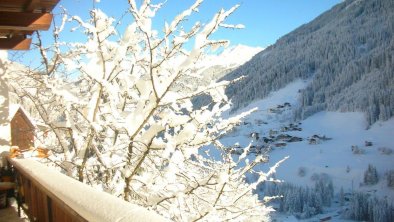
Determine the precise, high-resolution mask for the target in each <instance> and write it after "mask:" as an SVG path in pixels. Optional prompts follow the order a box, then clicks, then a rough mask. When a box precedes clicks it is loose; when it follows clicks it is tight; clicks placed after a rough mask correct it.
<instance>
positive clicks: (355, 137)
mask: <svg viewBox="0 0 394 222" xmlns="http://www.w3.org/2000/svg"><path fill="white" fill-rule="evenodd" d="M306 84H307V82H306V81H301V80H298V81H296V82H293V83H291V84H289V85H288V86H287V87H285V88H283V89H281V90H279V91H277V92H275V93H272V94H271V95H270V96H269V97H267V98H266V99H263V100H259V101H255V102H254V103H252V104H250V105H249V106H248V107H246V108H245V109H243V110H240V111H239V112H243V111H245V110H248V109H251V108H257V109H258V110H257V111H256V112H254V113H252V114H251V115H250V116H248V117H247V118H245V120H244V122H243V123H242V124H241V125H240V126H239V127H238V128H237V129H236V130H235V131H233V132H232V133H230V134H228V135H227V136H226V137H224V138H222V140H221V141H222V143H223V144H224V145H226V146H228V147H230V146H234V144H237V143H238V144H239V145H240V147H245V146H247V145H248V144H249V143H252V145H253V146H254V147H256V149H257V150H259V149H260V150H266V149H271V151H270V152H269V159H270V161H269V163H268V164H265V165H263V166H262V167H261V168H260V169H258V170H265V171H266V170H267V169H268V168H269V167H271V166H273V165H274V164H275V163H276V162H278V161H279V160H281V159H283V158H284V157H286V156H288V157H289V158H288V159H287V160H286V161H285V162H284V163H283V164H281V166H280V167H279V169H278V170H277V173H276V178H277V179H281V180H284V181H286V182H290V183H292V184H295V185H300V186H310V187H313V186H314V182H313V181H312V180H311V177H312V176H313V175H317V174H321V173H325V174H328V175H329V176H330V177H331V179H332V181H333V185H334V192H335V193H339V191H340V189H341V188H343V189H344V191H345V193H351V192H352V191H365V192H369V193H374V194H376V195H377V196H379V197H381V198H384V197H386V196H387V197H388V198H390V199H391V200H394V189H392V188H388V187H387V181H386V177H385V173H386V172H387V171H388V170H394V152H393V153H392V154H384V153H383V152H382V149H385V150H386V151H387V150H390V149H391V150H394V142H393V139H394V118H391V119H390V120H388V121H385V122H377V123H375V124H374V125H372V126H370V127H368V126H367V123H366V121H365V116H364V114H363V113H340V112H319V113H317V114H315V115H313V116H311V117H309V118H307V119H305V120H304V121H300V122H294V121H293V120H292V112H293V111H294V108H295V107H296V106H297V98H298V94H299V90H300V89H303V88H304V87H305V86H306ZM285 103H288V104H285ZM278 105H280V106H279V107H278ZM290 124H292V125H290ZM286 127H287V128H286ZM252 134H254V135H252ZM256 135H258V136H257V137H256ZM314 135H315V137H313V136H314ZM270 136H271V137H270ZM278 136H279V137H278ZM281 137H284V139H281ZM292 137H294V138H298V140H300V138H302V141H296V142H288V139H290V138H292ZM312 138H314V139H312ZM269 139H272V141H268V142H267V140H269ZM264 140H266V141H264ZM286 140H287V141H286ZM295 140H296V139H295ZM366 141H368V142H371V143H372V144H366ZM311 143H312V144H311ZM366 145H368V146H366ZM352 146H353V149H352ZM356 146H357V148H356ZM268 147H269V148H268ZM355 149H357V150H358V153H359V154H355V153H354V152H353V150H355ZM355 152H356V151H355ZM254 156H255V154H254V153H251V154H249V157H250V158H254ZM369 164H371V165H373V166H375V167H376V169H377V171H378V175H379V182H378V184H376V185H373V186H367V185H363V180H364V172H365V170H366V169H367V168H368V165H369ZM300 171H302V172H303V173H300ZM300 174H301V175H300ZM334 206H335V204H334ZM334 208H335V207H334ZM327 210H328V211H335V209H331V210H330V209H327ZM320 216H321V215H320ZM323 217H324V215H323ZM278 219H279V220H280V221H281V220H286V221H287V220H289V221H291V219H295V218H294V217H291V216H290V217H288V216H283V215H280V216H279V217H278ZM315 219H316V218H315ZM312 220H313V219H312Z"/></svg>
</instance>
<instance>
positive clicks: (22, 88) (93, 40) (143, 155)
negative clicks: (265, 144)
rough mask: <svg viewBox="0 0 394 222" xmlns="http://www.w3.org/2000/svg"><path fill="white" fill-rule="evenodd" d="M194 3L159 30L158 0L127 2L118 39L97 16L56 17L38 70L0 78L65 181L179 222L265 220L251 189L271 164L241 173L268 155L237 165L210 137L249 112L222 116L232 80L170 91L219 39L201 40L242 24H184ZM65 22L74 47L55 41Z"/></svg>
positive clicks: (218, 17) (110, 24)
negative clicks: (37, 129) (25, 109)
mask: <svg viewBox="0 0 394 222" xmlns="http://www.w3.org/2000/svg"><path fill="white" fill-rule="evenodd" d="M202 2H203V1H202V0H196V1H195V2H194V4H192V5H191V6H190V8H188V9H186V10H184V11H183V12H181V13H180V14H179V15H177V16H176V17H175V18H174V20H173V21H172V22H168V23H167V22H165V23H164V25H163V26H164V27H163V30H155V29H154V28H153V26H152V21H153V19H154V17H155V14H156V12H157V11H159V10H160V9H161V7H162V6H163V5H165V3H163V4H154V3H153V2H151V1H150V0H144V1H141V2H139V4H137V3H136V2H135V1H134V0H129V1H128V3H129V9H128V10H127V15H129V19H130V23H129V24H128V25H127V27H126V28H125V30H124V32H122V31H120V30H119V28H118V24H119V23H118V22H117V21H115V19H114V18H111V17H108V16H107V15H106V14H105V13H104V12H103V11H102V10H101V9H100V8H93V9H92V10H91V11H90V19H89V20H87V21H85V20H83V19H82V18H81V17H79V16H70V15H68V13H67V11H66V10H64V13H63V19H62V22H61V24H58V26H56V27H55V28H54V33H53V36H54V44H52V45H49V46H47V45H45V44H44V42H43V39H42V38H41V36H40V34H38V42H37V49H38V50H39V52H40V54H41V56H42V59H41V64H42V65H41V66H39V67H28V68H26V67H21V66H17V65H15V64H12V63H11V64H9V65H11V66H10V71H9V75H8V77H7V78H8V80H9V84H10V87H11V88H12V90H13V93H14V94H15V95H17V97H18V99H19V100H20V101H23V102H24V103H26V104H30V105H31V106H32V107H33V110H32V111H33V112H34V113H35V114H36V115H37V116H39V117H40V119H41V120H42V121H43V122H44V123H45V124H46V125H47V126H48V128H49V129H48V132H49V133H47V138H46V139H45V140H43V142H42V143H43V145H46V146H47V147H50V148H51V149H52V152H53V153H54V155H53V156H52V157H50V160H51V161H52V162H53V163H55V164H54V165H56V166H57V167H59V168H61V169H62V171H63V172H64V173H66V174H68V175H70V176H72V177H75V178H77V179H79V180H80V181H82V182H85V183H88V184H90V185H92V186H94V187H96V188H98V189H102V190H104V191H106V192H109V193H112V194H113V195H116V196H119V197H122V198H124V199H125V200H127V201H130V202H133V203H137V204H139V205H142V206H145V207H149V208H151V209H154V210H156V211H157V212H159V213H160V214H162V215H164V216H166V217H167V218H170V219H173V220H176V221H198V220H203V221H215V220H218V218H220V220H230V219H234V220H245V219H248V220H266V217H267V214H268V212H269V211H270V208H269V207H266V206H265V205H264V202H262V201H259V200H258V199H257V195H254V194H253V193H252V191H253V190H254V189H255V188H256V185H257V184H258V183H260V182H262V181H264V180H266V179H268V178H270V175H271V174H272V173H273V172H274V168H276V167H274V168H272V170H270V171H269V172H267V173H263V172H260V173H259V179H258V180H257V181H256V182H254V183H252V184H247V183H245V182H244V179H245V174H246V173H248V172H250V171H252V170H253V168H254V166H256V165H257V164H261V163H264V162H265V161H266V157H263V156H259V157H257V158H256V159H255V160H254V161H245V159H246V153H247V152H245V153H244V154H243V155H241V157H240V158H239V160H237V162H234V160H233V159H232V157H231V154H230V153H228V152H224V147H223V145H222V144H221V143H220V142H219V141H218V140H217V138H219V137H220V136H222V135H223V134H224V133H226V132H227V131H229V130H231V129H232V128H233V127H234V126H235V125H236V124H237V123H238V122H239V121H240V119H241V118H242V117H243V116H245V115H247V113H243V114H241V115H238V116H236V117H232V118H228V119H224V118H222V117H221V113H222V112H224V111H225V110H227V109H228V108H229V102H228V100H227V97H226V96H225V94H224V87H225V86H226V85H228V84H229V83H230V82H229V81H223V82H219V83H212V84H210V85H209V86H207V87H199V88H198V89H197V90H188V89H187V87H188V86H187V84H183V85H182V87H179V86H178V85H177V84H178V83H179V80H180V79H181V78H183V77H187V76H190V77H198V76H199V72H198V70H197V69H196V66H195V64H196V62H197V61H198V60H199V58H200V57H201V56H202V55H203V54H204V53H206V52H207V51H208V50H211V49H215V48H217V47H220V46H224V45H226V44H227V43H228V41H226V40H212V39H210V37H211V36H212V34H213V33H214V32H215V31H216V30H218V29H219V28H221V27H222V28H240V27H242V26H241V25H229V24H225V19H226V18H227V17H228V16H230V15H231V14H232V13H233V12H234V11H235V10H236V9H237V7H238V5H236V6H234V7H232V8H230V9H228V10H224V9H222V10H220V11H219V12H218V13H217V14H215V15H214V16H213V18H212V19H211V20H210V21H209V22H207V23H206V24H204V23H201V22H195V23H194V25H192V26H191V27H190V28H186V27H187V26H186V25H185V26H184V23H185V21H188V22H190V21H192V20H193V15H194V14H195V13H197V12H198V9H199V6H200V5H201V4H202ZM127 15H125V18H127ZM70 24H71V25H73V26H74V27H73V28H72V30H73V31H74V32H78V31H80V32H81V33H83V34H84V37H85V39H84V40H83V41H82V42H68V41H65V42H64V41H62V40H61V38H60V36H61V35H62V33H63V32H64V31H63V30H65V29H67V27H69V26H70ZM186 44H190V45H193V47H192V49H191V50H186V47H185V45H186ZM202 93H205V94H208V95H209V96H210V97H211V98H212V102H211V104H209V105H207V106H203V107H198V108H196V107H194V106H193V104H192V102H191V100H192V99H193V98H194V97H195V96H197V95H200V94H202ZM204 146H209V147H210V148H209V149H206V150H208V151H207V152H202V151H201V148H202V147H204ZM210 151H215V152H210ZM211 153H218V154H217V155H216V156H212V155H211ZM241 162H243V163H246V164H242V167H241V166H240V163H241Z"/></svg>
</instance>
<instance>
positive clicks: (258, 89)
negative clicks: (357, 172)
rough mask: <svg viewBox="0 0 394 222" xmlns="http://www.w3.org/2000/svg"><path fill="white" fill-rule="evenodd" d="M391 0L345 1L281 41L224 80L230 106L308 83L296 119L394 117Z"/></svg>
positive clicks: (393, 15)
mask: <svg viewBox="0 0 394 222" xmlns="http://www.w3.org/2000/svg"><path fill="white" fill-rule="evenodd" d="M393 34H394V1H392V0H368V1H367V0H347V1H344V2H342V3H340V4H338V5H337V6H335V7H333V8H332V9H331V10H329V11H327V12H325V13H323V14H322V15H320V16H319V17H317V18H316V19H315V20H313V21H312V22H310V23H308V24H305V25H303V26H301V27H299V28H298V29H296V30H294V31H293V32H291V33H289V34H287V35H286V36H284V37H282V38H281V39H279V40H278V41H277V42H276V43H275V44H274V45H272V46H270V47H268V48H267V49H265V50H264V51H262V52H260V53H259V54H257V55H256V56H254V57H253V58H252V59H251V60H250V61H249V62H247V63H245V64H244V65H243V66H241V67H239V68H238V69H236V70H234V71H233V72H231V73H229V74H228V75H227V76H226V77H225V78H224V79H234V78H236V77H239V76H245V77H246V78H245V79H244V80H243V81H240V82H238V83H236V84H234V85H232V86H230V87H228V89H227V94H228V95H229V97H230V98H232V101H233V104H234V108H233V109H238V108H241V107H244V106H246V105H247V104H249V103H250V102H251V101H254V100H256V99H259V98H264V97H266V96H267V95H268V94H269V93H270V92H272V91H275V90H278V89H280V88H282V87H284V86H286V85H287V84H288V83H290V82H292V81H294V80H295V79H298V78H301V79H311V81H310V84H309V85H308V86H307V87H306V89H304V90H302V93H301V107H300V108H299V109H298V110H297V112H296V115H297V117H299V118H306V117H308V116H310V115H312V114H314V113H316V112H318V111H321V110H330V111H337V110H339V111H362V112H364V113H366V114H367V115H366V116H367V120H368V122H369V124H371V123H373V122H375V121H376V120H378V119H381V120H387V119H388V118H390V117H391V116H393V115H394V71H393V67H394V56H393V55H394V35H393Z"/></svg>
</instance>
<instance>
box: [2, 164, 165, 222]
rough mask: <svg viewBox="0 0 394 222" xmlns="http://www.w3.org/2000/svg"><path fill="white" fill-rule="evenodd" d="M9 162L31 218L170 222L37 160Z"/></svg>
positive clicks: (20, 199)
mask: <svg viewBox="0 0 394 222" xmlns="http://www.w3.org/2000/svg"><path fill="white" fill-rule="evenodd" d="M8 161H9V163H10V165H11V166H12V167H13V170H14V172H15V178H16V183H17V188H16V189H17V199H18V200H17V201H18V202H19V203H18V205H19V206H20V207H22V208H24V211H25V213H26V214H27V215H28V217H29V218H30V220H31V221H39V222H41V221H43V222H52V221H55V222H63V221H64V222H66V221H67V222H68V221H94V222H96V221H97V222H100V221H119V222H121V221H167V220H166V219H164V218H162V217H161V216H159V215H158V214H156V213H155V212H152V211H149V210H147V209H145V208H143V207H140V206H137V205H134V204H131V203H128V202H126V201H123V200H122V199H119V198H116V197H115V196H112V195H110V194H107V193H104V192H100V191H98V190H95V189H93V188H92V187H89V186H88V185H86V184H83V183H81V182H79V181H77V180H74V179H72V178H70V177H68V176H66V175H63V174H61V173H59V172H57V171H56V170H54V169H51V168H49V167H47V166H45V165H43V164H41V163H39V162H37V161H35V160H32V159H8ZM18 208H19V207H18ZM18 211H19V210H18Z"/></svg>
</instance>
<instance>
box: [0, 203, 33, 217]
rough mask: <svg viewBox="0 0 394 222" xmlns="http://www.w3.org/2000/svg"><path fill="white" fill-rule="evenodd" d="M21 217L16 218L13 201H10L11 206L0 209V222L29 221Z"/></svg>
mask: <svg viewBox="0 0 394 222" xmlns="http://www.w3.org/2000/svg"><path fill="white" fill-rule="evenodd" d="M22 217H24V218H20V217H18V210H17V206H16V202H15V200H12V202H11V206H9V207H7V208H3V209H0V221H4V222H6V221H7V222H27V221H29V220H28V219H27V217H26V216H24V215H23V213H22Z"/></svg>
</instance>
